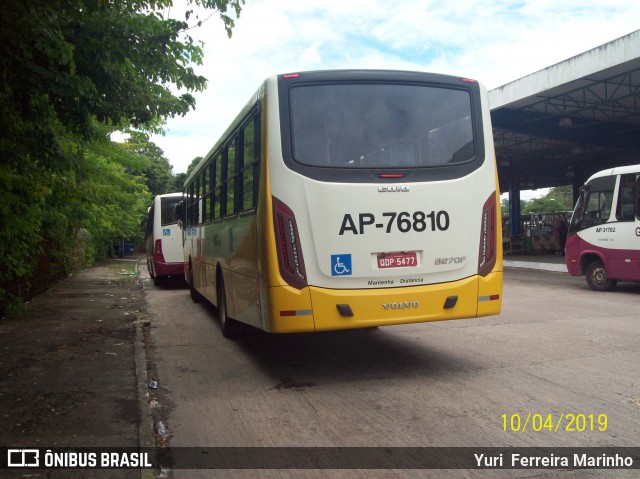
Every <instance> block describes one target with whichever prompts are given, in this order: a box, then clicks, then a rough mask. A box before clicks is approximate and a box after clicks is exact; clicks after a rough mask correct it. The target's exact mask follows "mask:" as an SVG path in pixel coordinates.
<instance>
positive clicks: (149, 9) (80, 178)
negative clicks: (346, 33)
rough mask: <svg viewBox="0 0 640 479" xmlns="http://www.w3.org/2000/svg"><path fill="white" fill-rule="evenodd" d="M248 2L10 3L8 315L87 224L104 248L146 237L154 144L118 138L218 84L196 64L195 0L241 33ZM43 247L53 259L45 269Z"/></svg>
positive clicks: (58, 266) (3, 30)
mask: <svg viewBox="0 0 640 479" xmlns="http://www.w3.org/2000/svg"><path fill="white" fill-rule="evenodd" d="M243 4H244V0H187V5H188V6H187V10H186V11H182V12H177V13H178V14H179V15H180V18H172V17H170V16H169V15H168V12H170V11H173V12H174V13H176V11H175V10H171V9H170V7H172V5H173V3H172V1H171V0H65V1H61V0H32V1H28V2H23V1H20V0H3V2H2V4H1V6H0V80H1V82H0V158H1V160H0V223H1V224H2V225H3V229H4V234H3V241H2V242H0V257H2V258H3V261H2V265H0V313H2V311H3V310H4V309H6V308H5V306H6V304H7V302H8V301H9V300H10V297H11V296H12V295H13V296H14V297H15V296H16V295H17V296H24V295H25V294H28V292H27V291H28V290H29V288H30V287H31V282H32V281H33V280H34V278H36V277H38V278H44V279H45V281H48V278H50V277H51V276H55V275H57V274H60V272H64V271H65V270H66V269H67V260H66V258H67V257H68V255H69V254H70V251H71V250H72V249H73V246H74V240H75V239H76V238H77V237H78V235H79V234H80V233H81V232H86V233H87V234H88V235H90V237H91V238H92V243H91V244H92V245H94V249H97V248H95V245H100V244H104V243H105V242H108V241H109V238H111V237H112V236H114V235H116V236H117V235H135V234H136V233H135V232H134V230H133V229H132V228H134V226H136V225H137V226H139V224H140V217H141V216H142V215H143V213H144V209H145V208H144V206H146V204H147V202H148V201H149V196H150V195H149V192H148V190H147V188H146V187H145V181H146V180H145V178H143V177H142V176H141V175H139V174H138V172H139V171H143V170H144V169H147V168H150V167H151V163H150V162H149V160H145V158H146V154H147V153H148V152H147V153H145V152H142V153H140V154H131V152H128V151H126V149H123V148H120V147H117V146H116V145H113V144H112V143H110V142H109V141H108V135H109V134H110V133H111V132H112V131H114V130H116V129H120V130H123V129H126V128H135V129H141V130H144V131H158V130H159V129H161V127H162V125H163V123H164V121H165V119H166V118H167V117H172V116H175V115H185V114H186V113H187V112H188V111H190V110H191V109H192V108H194V105H195V99H194V97H193V94H192V93H193V92H197V91H201V90H203V89H204V88H205V87H206V82H207V80H206V79H205V78H204V77H202V76H200V75H198V74H197V73H196V71H195V67H196V66H197V65H199V64H201V63H202V60H203V50H202V45H200V44H199V43H197V42H196V41H194V40H193V38H192V37H191V36H190V35H189V29H190V28H192V27H194V26H200V25H202V23H203V20H201V19H200V18H198V16H197V15H196V14H195V7H199V8H200V9H203V10H204V11H205V12H209V13H211V12H213V13H212V14H217V15H218V17H219V19H220V20H221V21H222V24H223V26H224V28H225V29H226V30H227V32H228V34H229V35H230V34H231V29H232V28H233V25H234V21H233V18H232V17H231V12H232V11H235V15H236V16H237V15H239V13H240V10H241V7H242V5H243ZM155 153H157V152H155ZM155 153H154V154H155ZM154 172H155V170H154ZM149 174H150V176H152V175H153V174H152V173H151V172H150V173H149ZM147 180H148V178H147ZM154 181H155V179H154ZM163 181H164V180H163ZM161 183H162V181H159V184H161ZM156 186H157V187H158V188H161V186H158V185H153V188H155V187H156ZM143 203H144V205H143ZM44 251H46V252H47V256H48V257H49V258H52V261H49V265H48V270H47V271H38V273H37V275H34V268H35V267H36V264H37V263H38V260H39V258H40V257H41V256H42V255H43V254H44Z"/></svg>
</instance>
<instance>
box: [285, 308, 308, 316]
mask: <svg viewBox="0 0 640 479" xmlns="http://www.w3.org/2000/svg"><path fill="white" fill-rule="evenodd" d="M312 314H313V311H312V310H310V309H298V310H291V311H280V316H311V315H312Z"/></svg>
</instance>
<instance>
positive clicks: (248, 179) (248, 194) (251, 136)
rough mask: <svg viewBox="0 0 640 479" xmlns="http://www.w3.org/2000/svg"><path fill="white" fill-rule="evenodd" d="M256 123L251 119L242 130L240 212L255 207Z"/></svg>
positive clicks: (256, 177)
mask: <svg viewBox="0 0 640 479" xmlns="http://www.w3.org/2000/svg"><path fill="white" fill-rule="evenodd" d="M256 123H257V119H256V118H253V119H252V120H251V121H250V122H249V123H247V125H246V126H245V127H244V130H243V134H242V137H243V143H242V145H243V152H242V159H243V165H242V167H243V168H242V211H249V210H252V209H254V208H255V207H256V198H257V180H258V169H257V168H258V166H259V163H258V160H259V158H258V155H257V148H256V145H257V142H256V136H255V135H256Z"/></svg>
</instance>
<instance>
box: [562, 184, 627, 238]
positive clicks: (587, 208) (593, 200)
mask: <svg viewBox="0 0 640 479" xmlns="http://www.w3.org/2000/svg"><path fill="white" fill-rule="evenodd" d="M615 185H616V177H615V176H605V177H602V178H596V179H594V180H593V181H591V182H589V183H588V184H587V185H585V187H584V189H583V191H582V194H581V195H580V198H579V199H578V202H577V203H576V208H575V211H574V213H573V216H572V218H571V225H570V227H569V231H570V232H574V231H580V230H583V229H585V228H589V227H590V226H594V225H598V224H601V223H605V222H606V221H607V220H608V219H609V216H611V207H612V203H613V191H614V188H615Z"/></svg>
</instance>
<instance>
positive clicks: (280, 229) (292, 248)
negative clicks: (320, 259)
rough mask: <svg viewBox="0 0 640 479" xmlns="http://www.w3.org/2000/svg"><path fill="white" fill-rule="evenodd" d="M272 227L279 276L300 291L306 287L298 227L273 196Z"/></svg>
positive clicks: (285, 208) (292, 216)
mask: <svg viewBox="0 0 640 479" xmlns="http://www.w3.org/2000/svg"><path fill="white" fill-rule="evenodd" d="M273 226H274V229H275V235H276V249H277V250H278V266H279V268H280V276H282V278H283V279H284V280H285V281H286V282H287V283H288V284H289V285H291V286H293V287H294V288H296V289H302V288H304V287H305V286H307V275H306V272H305V268H304V258H303V256H302V247H301V246H300V238H299V236H298V225H297V224H296V219H295V216H294V215H293V211H291V210H290V209H289V207H288V206H287V205H285V204H284V203H283V202H282V201H280V200H279V199H277V198H276V197H275V196H274V197H273Z"/></svg>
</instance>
